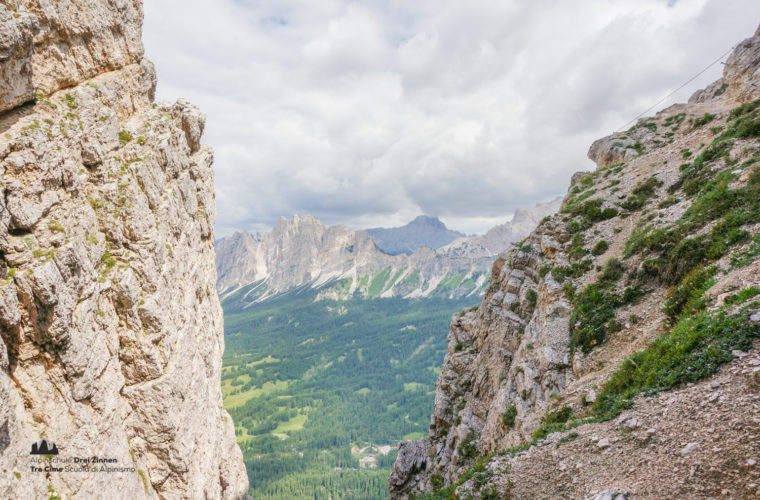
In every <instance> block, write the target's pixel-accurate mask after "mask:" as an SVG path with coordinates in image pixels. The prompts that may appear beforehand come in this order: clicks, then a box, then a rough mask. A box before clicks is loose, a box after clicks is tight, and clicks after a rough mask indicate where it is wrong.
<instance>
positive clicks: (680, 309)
mask: <svg viewBox="0 0 760 500" xmlns="http://www.w3.org/2000/svg"><path fill="white" fill-rule="evenodd" d="M715 272H716V269H715V267H707V268H705V267H698V268H696V269H694V270H692V271H691V272H689V273H688V274H687V275H686V276H685V277H684V279H683V280H682V281H681V283H679V284H678V286H675V287H673V288H671V289H670V290H668V294H667V296H666V297H665V304H664V305H663V307H662V310H663V312H664V313H665V314H666V315H667V316H668V318H669V319H670V321H671V323H675V322H676V320H677V319H678V317H679V316H680V315H681V314H683V313H694V312H696V311H701V310H702V309H704V308H705V306H706V305H707V303H706V299H705V298H704V293H705V291H707V289H708V288H710V287H711V286H712V285H713V283H715V280H713V279H712V277H713V275H714V274H715Z"/></svg>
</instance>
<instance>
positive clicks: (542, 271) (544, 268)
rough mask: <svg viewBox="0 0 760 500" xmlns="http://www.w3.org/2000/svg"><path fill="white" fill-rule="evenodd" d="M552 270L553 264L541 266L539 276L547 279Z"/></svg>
mask: <svg viewBox="0 0 760 500" xmlns="http://www.w3.org/2000/svg"><path fill="white" fill-rule="evenodd" d="M551 270H552V266H551V264H541V267H539V268H538V275H539V276H541V277H542V278H543V277H545V276H546V275H547V274H548V273H549V271H551Z"/></svg>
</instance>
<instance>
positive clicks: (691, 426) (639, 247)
mask: <svg viewBox="0 0 760 500" xmlns="http://www.w3.org/2000/svg"><path fill="white" fill-rule="evenodd" d="M758 68H760V29H759V30H758V32H757V33H755V35H754V36H753V37H751V38H749V39H747V40H745V41H743V42H742V43H740V44H739V45H738V46H737V47H736V49H735V51H734V52H733V54H732V55H731V57H730V58H729V60H728V61H727V63H726V65H725V69H724V74H723V77H722V79H721V80H719V81H718V82H716V83H714V84H712V85H710V86H709V87H708V88H707V89H705V90H703V91H700V92H698V93H696V94H695V95H694V97H692V99H691V100H690V101H689V103H687V104H678V105H674V106H671V107H670V108H668V109H666V110H663V111H661V112H660V113H658V114H657V115H656V116H654V117H651V118H648V119H645V120H642V121H640V122H639V123H638V124H637V125H636V126H634V127H632V128H631V129H630V130H628V131H625V132H622V133H618V134H615V135H612V136H610V137H607V138H604V139H601V140H599V141H597V142H595V143H594V144H593V145H592V146H591V149H590V151H589V157H590V158H591V159H593V160H594V161H595V162H596V163H597V165H598V168H597V170H596V171H595V172H591V173H580V174H576V175H575V176H574V177H573V179H572V183H571V186H570V190H569V193H568V195H567V196H566V198H565V200H564V202H563V207H562V210H561V212H560V213H559V214H557V215H555V216H554V217H552V218H551V219H550V220H548V221H544V222H542V223H541V224H539V225H538V227H537V228H536V229H535V230H534V231H533V233H532V234H531V235H530V237H529V238H528V240H527V241H526V243H525V244H523V245H520V246H518V247H515V248H513V249H512V250H511V251H510V252H509V253H507V254H504V255H502V256H501V257H500V258H499V259H497V261H496V263H495V264H494V267H493V271H492V274H491V279H490V283H489V286H488V289H487V291H486V294H485V297H484V299H483V303H482V305H481V307H480V308H479V309H478V310H477V311H468V312H465V313H461V314H458V315H455V316H454V318H453V321H452V326H451V331H450V333H449V337H448V352H447V354H446V357H445V359H444V363H443V368H442V371H441V375H440V377H439V380H438V383H437V388H436V398H435V409H434V414H433V416H432V418H431V424H430V430H429V434H428V437H427V438H425V439H423V440H420V441H416V442H404V443H402V444H401V445H400V447H399V455H398V458H397V461H396V464H395V467H394V471H393V474H392V475H391V477H390V486H389V487H390V492H391V497H392V498H395V499H402V498H403V499H405V498H411V497H417V498H455V497H456V498H459V497H461V498H505V497H512V498H547V499H548V498H579V499H583V498H595V499H603V498H608V499H613V498H614V499H618V500H619V499H623V498H652V499H654V498H716V497H717V496H720V495H723V496H726V497H727V498H756V497H757V496H758V495H760V488H758V485H760V469H758V466H757V464H758V462H759V461H760V458H759V457H758V456H757V453H758V450H757V447H756V446H755V444H756V443H757V439H758V436H759V435H760V420H758V418H757V409H758V405H759V404H760V354H758V347H760V345H759V344H760V342H758V340H757V339H758V338H760V301H758V300H757V296H758V295H760V170H758V166H757V162H758V160H760V142H759V138H760V101H757V100H756V99H758V98H760V86H758V83H760V72H758ZM753 342H754V344H753ZM753 346H754V347H753ZM666 391H671V392H666Z"/></svg>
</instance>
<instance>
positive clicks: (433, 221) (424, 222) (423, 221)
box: [407, 215, 448, 231]
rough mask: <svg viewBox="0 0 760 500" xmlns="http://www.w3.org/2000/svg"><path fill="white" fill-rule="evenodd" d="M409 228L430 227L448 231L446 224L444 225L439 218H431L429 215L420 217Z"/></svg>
mask: <svg viewBox="0 0 760 500" xmlns="http://www.w3.org/2000/svg"><path fill="white" fill-rule="evenodd" d="M407 226H429V227H433V228H436V229H442V230H444V231H446V230H448V228H447V227H446V224H444V223H443V222H442V221H441V219H439V218H438V217H429V216H427V215H418V216H417V217H415V218H414V219H413V220H412V221H411V222H410V223H409V224H407Z"/></svg>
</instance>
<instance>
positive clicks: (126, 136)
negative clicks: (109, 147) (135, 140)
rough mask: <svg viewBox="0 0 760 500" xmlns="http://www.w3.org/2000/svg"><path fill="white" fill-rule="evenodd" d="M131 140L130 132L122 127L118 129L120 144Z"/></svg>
mask: <svg viewBox="0 0 760 500" xmlns="http://www.w3.org/2000/svg"><path fill="white" fill-rule="evenodd" d="M131 140H132V134H130V133H129V132H127V131H126V130H123V129H122V130H121V131H119V142H120V143H121V145H122V146H124V145H125V144H127V143H128V142H130V141H131Z"/></svg>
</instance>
